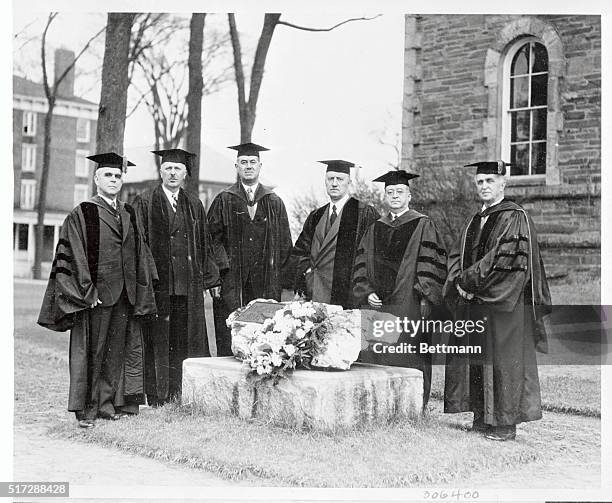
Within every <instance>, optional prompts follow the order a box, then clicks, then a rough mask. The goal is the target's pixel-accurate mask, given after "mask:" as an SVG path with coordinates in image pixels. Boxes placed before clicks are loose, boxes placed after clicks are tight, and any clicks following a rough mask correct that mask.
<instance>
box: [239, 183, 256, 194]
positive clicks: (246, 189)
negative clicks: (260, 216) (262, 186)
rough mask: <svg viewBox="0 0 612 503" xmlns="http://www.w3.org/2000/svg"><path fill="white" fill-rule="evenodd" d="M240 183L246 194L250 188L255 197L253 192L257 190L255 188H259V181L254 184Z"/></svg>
mask: <svg viewBox="0 0 612 503" xmlns="http://www.w3.org/2000/svg"><path fill="white" fill-rule="evenodd" d="M240 183H241V184H242V188H243V189H244V191H245V192H246V193H247V194H248V193H249V191H248V189H251V190H252V191H253V197H255V194H256V192H257V189H258V188H259V182H257V183H256V184H255V185H245V184H244V183H242V182H240Z"/></svg>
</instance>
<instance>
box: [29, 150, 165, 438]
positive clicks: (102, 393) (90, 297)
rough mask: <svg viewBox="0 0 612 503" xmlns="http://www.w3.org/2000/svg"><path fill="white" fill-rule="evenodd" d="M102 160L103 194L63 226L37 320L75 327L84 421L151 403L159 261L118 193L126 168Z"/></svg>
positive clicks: (117, 159) (74, 393)
mask: <svg viewBox="0 0 612 503" xmlns="http://www.w3.org/2000/svg"><path fill="white" fill-rule="evenodd" d="M88 159H91V160H92V161H94V162H96V163H98V164H97V168H96V172H95V174H94V182H95V184H96V186H97V190H98V194H97V195H96V196H94V197H92V198H91V199H89V200H88V201H85V202H83V203H81V204H79V205H78V206H77V207H76V208H75V209H74V210H72V211H71V212H70V213H69V214H68V216H67V217H66V220H65V221H64V224H63V225H62V228H61V231H60V238H59V241H58V243H57V247H56V251H55V258H54V260H53V265H52V268H51V274H50V276H49V283H48V285H47V289H46V292H45V296H44V299H43V305H42V307H41V311H40V315H39V318H38V323H39V324H40V325H42V326H44V327H46V328H49V329H51V330H56V331H62V332H63V331H65V330H68V329H71V332H70V358H69V362H70V363H69V368H70V391H69V397H68V410H69V411H73V412H75V414H76V417H77V420H78V421H79V426H81V427H82V428H91V427H93V426H94V425H95V420H96V418H103V419H113V420H115V419H119V418H120V417H121V416H122V415H124V414H126V413H132V414H133V413H137V412H138V405H139V404H142V403H144V387H143V386H144V378H143V368H142V365H143V342H142V334H141V330H140V323H139V319H140V317H143V316H146V315H153V314H155V312H156V309H155V299H154V294H153V281H154V280H156V278H157V274H156V272H155V265H154V263H153V259H152V257H151V253H150V251H149V248H148V247H147V245H146V243H145V242H144V240H143V238H142V232H141V229H140V228H139V226H138V223H137V218H136V214H135V212H134V210H133V208H132V207H130V206H129V205H127V204H124V203H122V202H121V201H119V200H118V199H117V194H118V193H119V191H120V190H121V186H122V183H123V174H124V171H125V169H126V167H127V166H128V165H129V166H133V165H134V164H132V163H130V162H128V161H127V160H126V159H124V158H122V157H121V156H119V155H117V154H115V153H112V152H111V153H107V154H98V155H93V156H90V157H88Z"/></svg>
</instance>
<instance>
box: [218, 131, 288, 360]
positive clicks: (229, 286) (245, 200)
mask: <svg viewBox="0 0 612 503" xmlns="http://www.w3.org/2000/svg"><path fill="white" fill-rule="evenodd" d="M229 148H231V149H233V150H236V151H237V159H236V164H235V166H236V173H237V175H238V181H237V182H236V183H235V184H233V185H231V186H230V187H227V188H226V189H224V190H223V191H221V193H219V194H218V195H217V196H216V197H215V199H214V200H213V202H212V204H211V206H210V209H209V212H208V222H209V224H210V232H211V235H212V239H213V242H214V243H215V246H219V247H222V248H224V249H225V251H226V252H227V255H228V258H229V269H228V270H227V272H225V273H224V274H223V275H222V282H221V288H220V290H219V289H216V290H215V291H214V296H215V297H214V298H213V308H214V316H215V336H216V339H217V356H231V354H232V350H231V332H230V330H229V328H228V327H227V325H226V323H225V322H226V319H227V317H228V316H229V314H230V313H231V312H232V311H234V310H236V309H237V308H239V307H241V306H245V305H246V304H248V303H249V302H250V301H251V300H254V299H258V298H263V299H274V300H278V301H279V300H280V298H281V293H282V289H283V283H284V281H283V279H284V276H285V268H286V267H287V265H288V259H289V257H290V254H291V247H292V244H293V243H292V241H291V232H290V230H289V220H288V218H287V211H286V209H285V205H284V203H283V201H282V199H281V198H280V197H279V196H278V195H276V194H275V193H274V191H273V190H272V188H270V187H266V186H265V185H263V184H261V183H260V182H259V174H260V171H261V167H262V163H261V160H260V152H262V151H266V150H268V149H267V148H265V147H262V146H260V145H257V144H255V143H243V144H241V145H235V146H233V147H229Z"/></svg>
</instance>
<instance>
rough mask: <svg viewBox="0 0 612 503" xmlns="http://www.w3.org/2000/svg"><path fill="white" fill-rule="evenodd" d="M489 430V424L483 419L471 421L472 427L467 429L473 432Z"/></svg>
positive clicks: (486, 431)
mask: <svg viewBox="0 0 612 503" xmlns="http://www.w3.org/2000/svg"><path fill="white" fill-rule="evenodd" d="M490 430H491V425H490V424H486V423H485V422H484V421H482V420H480V421H474V422H472V427H471V428H470V430H469V431H473V432H474V433H488V432H489V431H490Z"/></svg>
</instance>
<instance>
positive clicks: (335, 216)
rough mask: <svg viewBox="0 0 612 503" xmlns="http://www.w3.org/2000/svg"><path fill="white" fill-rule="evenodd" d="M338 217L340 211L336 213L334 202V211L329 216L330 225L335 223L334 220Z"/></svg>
mask: <svg viewBox="0 0 612 503" xmlns="http://www.w3.org/2000/svg"><path fill="white" fill-rule="evenodd" d="M336 218H338V213H336V205H335V204H334V205H333V206H332V212H331V215H330V216H329V226H330V227H331V226H332V225H334V222H335V221H336Z"/></svg>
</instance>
